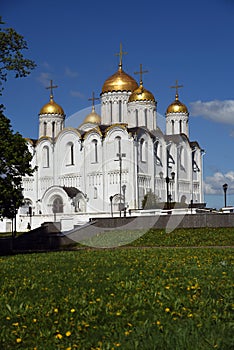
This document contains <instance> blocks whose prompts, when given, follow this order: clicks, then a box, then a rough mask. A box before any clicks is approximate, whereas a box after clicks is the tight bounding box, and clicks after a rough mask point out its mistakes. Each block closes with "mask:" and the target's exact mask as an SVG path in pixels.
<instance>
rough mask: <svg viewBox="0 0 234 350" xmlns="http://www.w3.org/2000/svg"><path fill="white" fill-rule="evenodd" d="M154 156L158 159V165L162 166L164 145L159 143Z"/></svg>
mask: <svg viewBox="0 0 234 350" xmlns="http://www.w3.org/2000/svg"><path fill="white" fill-rule="evenodd" d="M154 155H155V157H156V164H157V165H162V145H161V143H160V142H159V141H157V142H156V143H155V145H154Z"/></svg>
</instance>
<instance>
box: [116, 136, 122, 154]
mask: <svg viewBox="0 0 234 350" xmlns="http://www.w3.org/2000/svg"><path fill="white" fill-rule="evenodd" d="M115 143H116V154H120V153H121V137H119V136H117V137H116V138H115Z"/></svg>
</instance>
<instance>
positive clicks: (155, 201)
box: [142, 190, 159, 209]
mask: <svg viewBox="0 0 234 350" xmlns="http://www.w3.org/2000/svg"><path fill="white" fill-rule="evenodd" d="M142 208H143V209H156V208H159V198H158V197H157V196H156V194H154V193H153V192H152V190H150V191H149V192H148V193H146V194H145V196H144V198H143V200H142Z"/></svg>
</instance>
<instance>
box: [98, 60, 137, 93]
mask: <svg viewBox="0 0 234 350" xmlns="http://www.w3.org/2000/svg"><path fill="white" fill-rule="evenodd" d="M137 88H138V84H137V82H136V80H135V79H133V78H132V77H131V76H130V75H128V74H127V73H125V72H124V71H123V70H122V64H119V69H118V71H117V72H116V73H115V74H113V75H112V76H110V77H109V78H108V79H106V81H105V83H104V84H103V87H102V93H104V92H113V91H134V90H135V89H137Z"/></svg>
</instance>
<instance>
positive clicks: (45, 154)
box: [42, 146, 50, 168]
mask: <svg viewBox="0 0 234 350" xmlns="http://www.w3.org/2000/svg"><path fill="white" fill-rule="evenodd" d="M42 157H43V159H42V162H43V168H49V166H50V158H49V147H48V146H45V147H43V150H42Z"/></svg>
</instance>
